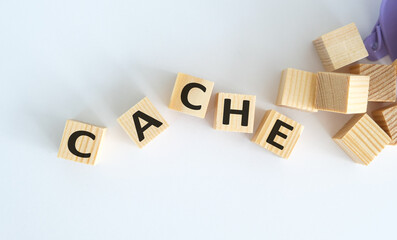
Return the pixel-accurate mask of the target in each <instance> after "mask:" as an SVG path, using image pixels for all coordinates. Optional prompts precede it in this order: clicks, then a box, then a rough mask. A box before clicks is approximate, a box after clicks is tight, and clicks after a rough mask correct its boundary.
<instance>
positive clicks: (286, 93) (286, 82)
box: [276, 68, 317, 112]
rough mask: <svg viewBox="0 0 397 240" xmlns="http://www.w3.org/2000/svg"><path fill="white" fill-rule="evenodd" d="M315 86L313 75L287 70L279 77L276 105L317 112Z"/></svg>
mask: <svg viewBox="0 0 397 240" xmlns="http://www.w3.org/2000/svg"><path fill="white" fill-rule="evenodd" d="M316 85H317V81H316V74H315V73H311V72H306V71H302V70H297V69H292V68H288V69H286V70H284V71H283V73H282V75H281V80H280V86H279V89H278V97H277V102H276V104H277V105H279V106H285V107H290V108H295V109H300V110H304V111H309V112H317V108H316V104H315V103H316Z"/></svg>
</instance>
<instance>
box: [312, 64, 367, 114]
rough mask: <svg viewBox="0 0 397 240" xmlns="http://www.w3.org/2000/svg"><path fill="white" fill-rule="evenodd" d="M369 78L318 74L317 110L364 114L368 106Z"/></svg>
mask: <svg viewBox="0 0 397 240" xmlns="http://www.w3.org/2000/svg"><path fill="white" fill-rule="evenodd" d="M368 89H369V77H368V76H360V75H350V74H343V73H327V72H320V73H317V95H316V108H317V109H318V110H323V111H330V112H337V113H345V114H352V113H364V112H366V111H367V105H368Z"/></svg>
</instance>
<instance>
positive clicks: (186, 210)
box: [0, 0, 397, 240]
mask: <svg viewBox="0 0 397 240" xmlns="http://www.w3.org/2000/svg"><path fill="white" fill-rule="evenodd" d="M379 6H380V1H374V0H349V1H346V0H321V1H320V0H305V1H295V0H284V1H264V0H256V1H254V0H249V1H248V0H241V1H237V0H234V1H226V0H225V1H214V0H200V1H173V0H172V1H160V0H158V1H149V0H146V1H116V0H108V1H105V0H92V1H82V0H68V1H54V0H47V1H45V0H36V1H28V0H26V1H18V0H8V1H7V0H3V1H1V2H0V81H1V86H0V87H1V94H0V102H1V103H0V104H1V120H0V127H1V136H0V148H1V155H0V159H1V161H0V239H4V240H10V239H30V240H33V239H40V240H42V239H68V240H69V239H172V240H176V239H181V240H187V239H189V240H190V239H228V240H229V239H294V240H296V239H304V240H308V239H316V240H317V239H396V238H397V233H396V225H395V223H396V215H397V208H396V204H397V192H396V187H397V174H396V173H397V161H396V157H395V154H396V151H397V149H396V147H387V148H386V149H385V150H384V151H383V152H382V153H381V154H380V155H379V157H378V158H376V159H375V160H374V161H373V162H372V163H371V164H370V166H368V167H365V166H361V165H358V164H355V163H354V162H353V161H352V160H350V158H349V157H348V156H347V155H346V154H345V153H344V152H343V151H342V150H341V149H340V148H339V147H338V146H337V145H336V144H335V143H334V142H333V141H332V136H333V135H334V134H335V133H336V132H337V131H338V130H339V129H340V128H341V127H342V126H343V125H344V124H345V123H346V122H347V121H348V119H349V118H350V117H351V116H346V115H340V114H334V113H325V112H319V113H307V112H301V111H298V110H292V109H287V108H281V107H276V106H275V105H274V102H275V99H276V96H277V90H278V84H279V79H280V75H281V71H282V70H283V69H285V68H287V67H293V68H298V69H303V70H308V71H322V70H323V68H322V65H321V63H320V61H319V58H318V56H317V54H316V52H315V50H314V47H313V45H312V40H314V39H315V38H317V37H318V36H320V35H322V34H324V33H327V32H329V31H331V30H334V29H336V28H338V27H341V26H343V25H346V24H349V23H351V22H356V24H357V26H358V29H359V31H360V33H361V35H362V37H365V36H366V35H368V34H369V33H370V31H371V30H372V27H373V25H374V24H375V22H376V20H377V17H378V12H379ZM382 63H390V59H389V58H385V59H384V60H382ZM177 72H184V73H187V74H191V75H193V76H197V77H201V78H205V79H208V80H210V81H214V82H215V88H214V92H213V94H215V93H216V92H220V91H223V92H230V93H244V94H252V95H256V96H257V107H256V117H255V129H256V127H257V126H258V124H259V121H260V119H261V118H262V116H263V114H264V112H265V110H266V109H275V110H278V111H280V112H281V113H283V114H285V115H287V116H289V117H291V118H292V119H294V120H296V121H298V122H300V123H302V124H303V125H304V126H305V130H304V132H303V135H302V137H301V138H300V140H299V142H298V144H297V146H296V148H295V149H294V151H293V153H292V155H291V157H290V159H288V160H284V159H281V158H278V157H277V156H275V155H273V154H271V153H270V152H268V151H267V150H265V149H262V148H260V147H259V146H257V145H255V144H253V143H251V142H250V138H251V137H252V134H242V133H231V132H223V131H216V130H214V129H213V128H212V122H213V110H214V106H213V105H214V101H213V98H212V100H211V105H210V107H209V111H208V113H207V116H206V118H205V119H199V118H195V117H191V116H188V115H185V114H182V113H179V112H176V111H173V110H170V109H168V108H167V105H168V102H169V98H170V95H171V91H172V88H173V85H174V81H175V78H176V73H177ZM144 96H148V97H149V99H151V101H152V102H153V103H154V105H155V106H156V107H157V108H158V110H159V111H160V112H161V114H162V115H163V116H164V118H165V119H166V120H167V121H168V123H169V124H170V127H169V129H167V130H166V131H165V132H164V133H162V134H161V135H160V136H158V137H157V138H156V139H155V140H154V141H153V142H151V143H150V144H149V145H148V146H146V147H145V148H144V149H142V150H141V149H138V147H136V146H135V144H134V143H133V142H132V141H131V140H130V139H129V137H128V136H127V134H126V133H125V132H123V130H122V128H121V127H120V126H119V125H118V123H117V122H116V119H117V117H118V116H120V115H121V114H122V113H124V112H125V111H126V110H127V109H128V108H130V107H131V106H133V105H134V104H135V103H137V102H138V101H139V100H140V99H141V98H143V97H144ZM375 107H379V105H376V106H375ZM371 108H373V106H371ZM67 119H76V120H79V121H83V122H88V123H92V124H96V125H102V126H106V127H108V132H107V135H106V136H105V139H104V142H103V145H102V149H101V154H100V156H99V159H98V162H97V165H96V166H94V167H93V166H88V165H84V164H80V163H75V162H72V161H68V160H63V159H58V158H57V151H58V146H59V143H60V140H61V136H62V132H63V128H64V124H65V122H66V120H67Z"/></svg>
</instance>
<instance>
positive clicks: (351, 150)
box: [333, 113, 391, 165]
mask: <svg viewBox="0 0 397 240" xmlns="http://www.w3.org/2000/svg"><path fill="white" fill-rule="evenodd" d="M333 140H334V141H335V142H336V143H337V144H338V145H339V146H340V147H341V148H342V149H343V150H344V151H345V152H346V153H347V154H348V155H349V156H350V157H351V158H352V159H353V160H354V161H355V162H357V163H360V164H364V165H368V164H370V163H371V161H372V160H373V159H374V158H375V157H376V156H377V155H378V154H379V153H380V152H381V151H382V150H383V148H384V147H385V146H386V145H387V144H389V143H390V141H391V139H390V137H389V136H388V135H387V134H386V133H385V132H384V131H383V130H382V128H380V127H379V126H378V124H376V122H375V121H374V120H372V118H371V117H370V116H368V114H366V113H364V114H359V115H356V116H354V117H353V118H352V119H350V121H349V122H347V123H346V125H345V126H344V127H343V128H342V129H341V130H340V131H339V132H338V133H337V134H336V135H335V136H334V137H333Z"/></svg>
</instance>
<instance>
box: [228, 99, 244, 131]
mask: <svg viewBox="0 0 397 240" xmlns="http://www.w3.org/2000/svg"><path fill="white" fill-rule="evenodd" d="M231 102H232V100H230V99H225V106H224V107H223V124H225V125H228V124H229V122H230V114H241V115H242V116H241V126H244V127H246V126H248V116H249V109H250V101H248V100H244V101H243V109H242V110H236V109H230V105H231Z"/></svg>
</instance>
